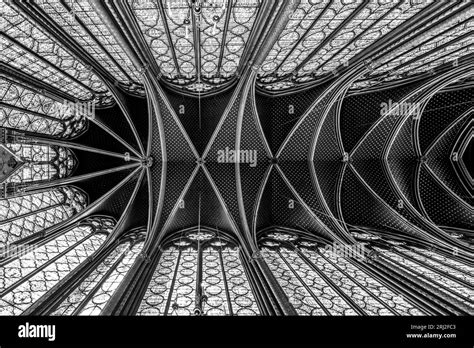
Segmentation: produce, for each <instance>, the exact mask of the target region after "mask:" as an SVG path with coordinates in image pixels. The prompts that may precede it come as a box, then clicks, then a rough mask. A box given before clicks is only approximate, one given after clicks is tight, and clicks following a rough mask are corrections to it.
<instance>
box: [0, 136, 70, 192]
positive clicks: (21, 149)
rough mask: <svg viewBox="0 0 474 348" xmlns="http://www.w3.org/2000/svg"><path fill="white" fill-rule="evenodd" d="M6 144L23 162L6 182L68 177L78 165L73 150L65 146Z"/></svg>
mask: <svg viewBox="0 0 474 348" xmlns="http://www.w3.org/2000/svg"><path fill="white" fill-rule="evenodd" d="M2 146H5V147H6V148H7V149H8V150H9V151H11V152H12V153H13V154H14V155H15V156H16V157H17V158H18V159H19V161H21V162H22V163H23V164H22V165H21V166H20V168H19V169H18V170H17V171H15V172H14V173H13V174H12V175H10V176H9V177H8V178H7V179H6V181H5V182H6V183H15V184H20V183H32V182H43V181H52V180H56V179H61V178H65V177H68V176H69V175H71V174H72V172H73V170H74V169H75V167H76V165H77V160H76V158H75V157H74V155H73V154H72V152H71V151H70V150H69V149H67V148H64V147H61V146H55V145H42V144H27V143H26V144H23V143H7V144H4V145H0V147H2Z"/></svg>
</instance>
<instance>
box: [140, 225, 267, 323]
mask: <svg viewBox="0 0 474 348" xmlns="http://www.w3.org/2000/svg"><path fill="white" fill-rule="evenodd" d="M243 262H244V261H243V260H242V258H241V256H240V252H239V248H238V247H237V246H235V244H234V243H232V242H231V241H229V240H227V239H226V238H221V237H219V236H216V235H215V234H214V233H212V232H191V233H188V234H186V235H185V236H182V237H180V238H179V239H176V240H175V241H174V242H172V243H171V244H170V245H168V247H166V248H164V251H163V253H162V255H161V257H160V259H159V262H158V265H157V267H156V269H155V272H154V273H153V276H152V278H151V281H150V284H149V285H148V288H147V290H146V293H145V296H144V298H143V300H142V302H141V304H140V307H139V309H138V313H137V314H138V315H193V314H195V315H212V316H215V315H258V314H259V313H260V311H259V309H258V306H257V303H256V300H255V298H254V295H253V292H252V287H251V285H250V284H249V281H248V278H247V275H246V274H245V269H244V267H243V265H242V263H243Z"/></svg>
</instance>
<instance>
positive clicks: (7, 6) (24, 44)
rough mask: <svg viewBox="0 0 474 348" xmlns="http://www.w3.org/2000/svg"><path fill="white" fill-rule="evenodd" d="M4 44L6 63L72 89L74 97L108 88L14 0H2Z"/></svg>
mask: <svg viewBox="0 0 474 348" xmlns="http://www.w3.org/2000/svg"><path fill="white" fill-rule="evenodd" d="M0 13H2V19H3V20H2V21H1V27H0V32H1V36H0V44H1V46H2V47H3V54H2V55H1V56H0V59H1V61H2V62H3V63H6V64H8V65H10V66H11V67H14V68H16V69H18V70H21V71H23V72H25V73H28V74H29V75H31V76H33V77H35V78H37V79H38V80H42V81H44V82H46V83H48V84H50V85H52V86H54V87H57V88H58V89H60V90H62V91H64V92H66V93H68V94H70V95H71V97H73V98H78V99H82V100H89V99H92V97H93V93H94V92H95V93H101V92H103V93H105V92H107V88H106V86H105V85H104V83H103V82H102V81H101V80H100V79H99V77H98V76H97V75H95V74H94V73H92V71H91V68H90V67H86V66H85V65H84V64H83V63H82V62H80V61H79V60H77V59H76V58H75V57H74V56H72V55H71V54H70V53H69V52H68V51H67V50H66V49H65V48H64V47H62V46H61V45H60V44H59V43H58V42H57V41H56V40H54V39H52V38H51V37H49V36H48V35H47V34H46V33H44V32H42V31H41V30H39V28H38V26H37V25H35V23H33V22H32V21H31V20H30V19H29V18H27V17H25V16H24V15H23V14H21V13H20V12H19V11H18V10H17V9H16V8H15V7H14V5H13V4H12V3H11V2H5V1H2V2H0Z"/></svg>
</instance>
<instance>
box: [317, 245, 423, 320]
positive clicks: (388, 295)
mask: <svg viewBox="0 0 474 348" xmlns="http://www.w3.org/2000/svg"><path fill="white" fill-rule="evenodd" d="M319 252H320V253H321V255H323V256H324V257H325V258H326V259H327V260H328V261H329V262H331V263H332V265H334V267H337V269H339V270H340V271H341V272H344V274H345V275H346V276H347V277H348V278H349V279H350V281H353V282H357V283H358V284H360V285H361V286H362V288H363V289H364V290H365V291H366V292H370V294H371V296H373V298H367V297H364V302H367V306H368V307H369V308H370V307H371V306H373V311H378V310H379V309H375V308H380V307H379V306H378V305H375V304H374V299H376V300H377V301H378V302H379V303H383V304H384V306H385V307H387V306H388V307H390V308H391V309H392V310H394V311H396V312H397V313H398V314H400V315H425V314H427V313H425V312H423V311H421V310H420V309H418V308H416V307H414V306H413V305H412V304H411V303H410V302H408V301H407V300H406V299H404V298H403V296H402V295H400V294H396V293H395V292H394V291H392V290H390V289H389V288H387V287H386V286H385V285H383V284H382V283H381V282H380V281H378V280H377V279H375V278H374V277H372V276H370V275H369V274H367V272H364V271H363V270H362V269H360V268H359V267H357V266H356V265H355V264H353V263H351V262H350V260H348V259H346V258H344V257H342V256H339V255H337V254H336V253H334V252H331V251H328V250H325V249H323V248H320V249H319ZM341 281H342V280H341ZM358 301H360V299H358ZM364 309H365V310H367V311H369V309H368V308H367V309H366V308H364ZM369 313H370V314H372V313H371V312H370V311H369ZM383 313H386V312H385V311H383Z"/></svg>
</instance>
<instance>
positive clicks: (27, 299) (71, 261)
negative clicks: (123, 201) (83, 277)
mask: <svg viewBox="0 0 474 348" xmlns="http://www.w3.org/2000/svg"><path fill="white" fill-rule="evenodd" d="M114 226H115V222H114V221H113V220H112V219H109V218H105V217H90V218H88V219H86V220H83V221H82V222H81V223H79V224H77V225H76V226H75V227H72V228H70V229H69V230H66V231H61V232H60V233H58V234H55V235H53V236H49V237H46V238H44V239H43V240H42V241H41V242H39V243H38V244H32V245H28V246H25V247H24V248H21V249H19V250H17V254H16V255H12V256H8V257H6V258H5V259H4V260H2V261H0V315H20V314H22V313H24V312H25V311H27V310H28V309H29V308H30V307H31V306H32V305H33V304H34V303H35V302H36V301H38V300H41V299H42V298H43V297H47V296H48V292H49V291H50V290H51V289H53V287H55V286H56V285H57V284H58V283H59V282H61V281H62V280H63V279H64V278H65V277H66V276H68V275H69V274H71V272H74V270H75V269H76V268H77V267H78V266H79V265H80V264H81V263H82V262H84V261H86V260H87V259H88V258H89V257H90V256H92V255H93V254H94V252H95V251H96V250H97V249H99V248H100V246H101V245H102V244H103V243H104V242H105V240H106V238H107V235H108V234H109V233H110V232H111V231H112V230H113V228H114Z"/></svg>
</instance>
